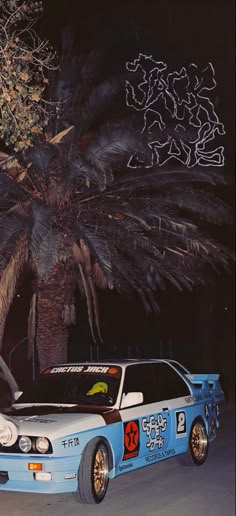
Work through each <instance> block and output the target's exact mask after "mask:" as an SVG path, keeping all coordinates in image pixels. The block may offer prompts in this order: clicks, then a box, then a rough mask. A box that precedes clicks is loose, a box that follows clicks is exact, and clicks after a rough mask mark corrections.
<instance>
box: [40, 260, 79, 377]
mask: <svg viewBox="0 0 236 516" xmlns="http://www.w3.org/2000/svg"><path fill="white" fill-rule="evenodd" d="M36 289H37V299H38V301H37V328H36V346H37V350H38V357H39V368H40V370H42V369H45V368H46V367H48V366H51V365H53V364H58V363H65V362H66V361H67V344H68V337H69V330H68V327H67V326H66V325H65V324H64V322H63V312H64V308H65V305H68V304H69V305H70V304H71V303H72V302H73V290H74V289H73V284H72V277H71V275H70V274H69V272H68V271H67V268H66V265H65V264H64V263H63V264H62V263H60V264H57V265H56V267H55V268H54V270H53V272H52V273H51V275H50V277H49V279H47V280H46V281H42V280H40V279H39V278H37V282H36Z"/></svg>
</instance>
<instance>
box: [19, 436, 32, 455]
mask: <svg viewBox="0 0 236 516" xmlns="http://www.w3.org/2000/svg"><path fill="white" fill-rule="evenodd" d="M31 446H32V443H31V439H30V438H29V437H27V435H22V437H21V438H20V439H19V448H20V450H21V451H22V452H24V453H28V452H29V451H30V450H31Z"/></svg>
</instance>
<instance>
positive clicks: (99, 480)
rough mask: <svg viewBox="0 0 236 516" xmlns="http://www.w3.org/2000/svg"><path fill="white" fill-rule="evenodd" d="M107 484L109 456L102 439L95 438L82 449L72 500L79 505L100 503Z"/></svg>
mask: <svg viewBox="0 0 236 516" xmlns="http://www.w3.org/2000/svg"><path fill="white" fill-rule="evenodd" d="M108 482H109V454H108V449H107V445H106V443H105V442H104V441H103V439H100V438H95V439H93V440H92V441H90V442H89V443H88V444H87V446H86V448H85V449H84V452H83V455H82V458H81V462H80V467H79V472H78V490H77V491H76V493H73V494H74V498H75V500H76V501H77V502H79V503H88V504H96V503H100V502H101V501H102V500H103V498H104V497H105V494H106V492H107V488H108Z"/></svg>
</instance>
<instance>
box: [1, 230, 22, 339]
mask: <svg viewBox="0 0 236 516" xmlns="http://www.w3.org/2000/svg"><path fill="white" fill-rule="evenodd" d="M11 244H12V245H11V246H9V247H8V253H9V254H8V256H5V260H1V263H0V336H1V337H2V335H3V331H4V326H5V322H6V318H7V314H8V311H9V308H10V306H11V303H12V301H13V298H14V296H15V293H16V288H17V284H18V280H19V277H20V274H21V272H22V270H23V267H24V265H25V264H26V262H27V259H28V237H27V233H26V231H22V232H21V233H20V234H18V235H17V236H15V238H14V239H12V242H11ZM1 344H2V342H1V339H0V347H1Z"/></svg>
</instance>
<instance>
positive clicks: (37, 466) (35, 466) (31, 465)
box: [28, 462, 43, 471]
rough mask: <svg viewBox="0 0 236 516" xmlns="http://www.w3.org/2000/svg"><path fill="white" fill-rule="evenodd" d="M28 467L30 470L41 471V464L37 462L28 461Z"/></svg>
mask: <svg viewBox="0 0 236 516" xmlns="http://www.w3.org/2000/svg"><path fill="white" fill-rule="evenodd" d="M28 469H29V470H30V471H35V470H37V471H41V470H42V469H43V465H42V464H39V462H29V464H28Z"/></svg>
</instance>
